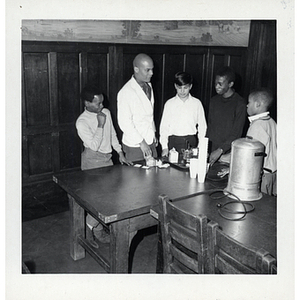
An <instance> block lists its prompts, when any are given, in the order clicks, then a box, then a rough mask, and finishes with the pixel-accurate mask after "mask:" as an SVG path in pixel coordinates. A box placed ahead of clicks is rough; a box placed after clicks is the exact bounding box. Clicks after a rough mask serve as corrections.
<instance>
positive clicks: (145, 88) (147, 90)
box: [133, 75, 151, 100]
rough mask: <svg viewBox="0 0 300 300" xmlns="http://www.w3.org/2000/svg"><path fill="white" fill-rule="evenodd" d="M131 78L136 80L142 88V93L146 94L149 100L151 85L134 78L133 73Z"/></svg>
mask: <svg viewBox="0 0 300 300" xmlns="http://www.w3.org/2000/svg"><path fill="white" fill-rule="evenodd" d="M133 78H134V79H135V80H136V82H137V83H138V84H139V86H140V87H141V88H142V90H143V91H144V93H145V94H146V95H147V97H148V99H149V100H151V87H150V85H149V84H148V83H147V82H145V81H139V80H137V79H136V78H135V76H134V75H133Z"/></svg>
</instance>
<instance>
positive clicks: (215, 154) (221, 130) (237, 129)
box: [207, 66, 247, 165]
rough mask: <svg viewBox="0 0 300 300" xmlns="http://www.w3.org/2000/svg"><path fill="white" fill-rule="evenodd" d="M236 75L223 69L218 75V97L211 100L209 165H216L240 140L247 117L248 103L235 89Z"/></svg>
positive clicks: (208, 133)
mask: <svg viewBox="0 0 300 300" xmlns="http://www.w3.org/2000/svg"><path fill="white" fill-rule="evenodd" d="M234 81H235V73H234V71H233V70H232V68H230V67H227V66H225V67H223V68H221V69H220V70H218V71H217V73H216V78H215V89H216V92H217V95H215V96H214V97H212V98H211V100H210V106H209V114H208V124H207V137H208V138H209V142H210V156H209V163H210V164H211V165H212V164H214V163H215V162H216V161H217V160H218V159H219V158H220V156H221V155H222V154H223V153H226V152H229V151H230V148H231V143H232V142H233V141H234V140H236V139H238V138H240V137H241V136H242V133H243V128H244V124H245V121H246V117H247V107H246V101H245V100H244V99H243V98H242V97H241V96H240V95H239V94H238V93H236V92H235V90H234V89H233V85H234Z"/></svg>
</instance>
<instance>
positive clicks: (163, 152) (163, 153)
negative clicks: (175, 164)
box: [161, 148, 169, 157]
mask: <svg viewBox="0 0 300 300" xmlns="http://www.w3.org/2000/svg"><path fill="white" fill-rule="evenodd" d="M168 155H169V149H168V148H165V149H163V150H162V152H161V156H162V157H164V156H168Z"/></svg>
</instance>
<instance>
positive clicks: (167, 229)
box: [159, 195, 207, 274]
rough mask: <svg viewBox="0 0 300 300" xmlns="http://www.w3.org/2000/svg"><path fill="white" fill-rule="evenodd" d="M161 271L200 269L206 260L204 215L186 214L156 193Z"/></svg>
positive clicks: (203, 269) (205, 224)
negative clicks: (159, 218) (158, 213)
mask: <svg viewBox="0 0 300 300" xmlns="http://www.w3.org/2000/svg"><path fill="white" fill-rule="evenodd" d="M159 203H160V208H161V212H162V214H161V234H162V246H163V261H164V267H163V272H164V273H191V274H195V273H200V274H203V273H204V272H205V269H206V264H207V257H206V255H207V218H206V217H205V216H203V215H199V216H194V215H191V214H188V213H186V212H184V211H182V210H181V209H179V208H178V207H176V206H175V205H174V204H173V203H172V202H170V200H169V198H168V196H166V195H160V196H159Z"/></svg>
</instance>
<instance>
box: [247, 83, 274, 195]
mask: <svg viewBox="0 0 300 300" xmlns="http://www.w3.org/2000/svg"><path fill="white" fill-rule="evenodd" d="M272 102H273V96H272V94H271V92H270V91H269V90H267V89H263V88H261V89H258V90H255V91H254V92H252V93H251V94H250V95H249V101H248V105H247V113H248V115H249V121H250V126H249V129H248V131H247V136H249V137H252V138H253V139H255V140H258V141H260V142H261V143H262V144H264V145H265V147H266V149H265V153H266V155H267V156H266V157H265V158H264V165H263V171H264V172H263V175H262V182H261V191H262V192H264V193H266V194H269V195H274V196H276V195H277V179H276V177H277V176H276V175H277V125H276V122H275V121H274V120H273V119H272V118H271V117H270V115H269V111H268V109H269V107H270V106H271V105H272Z"/></svg>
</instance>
